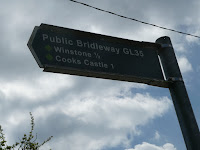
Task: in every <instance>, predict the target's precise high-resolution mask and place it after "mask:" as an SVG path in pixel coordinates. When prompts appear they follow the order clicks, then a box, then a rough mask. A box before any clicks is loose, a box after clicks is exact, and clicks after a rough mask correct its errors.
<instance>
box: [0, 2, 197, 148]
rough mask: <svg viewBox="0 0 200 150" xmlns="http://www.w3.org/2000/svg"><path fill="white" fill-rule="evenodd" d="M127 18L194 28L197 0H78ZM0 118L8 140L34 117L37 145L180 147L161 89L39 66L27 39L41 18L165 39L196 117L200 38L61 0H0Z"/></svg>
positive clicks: (176, 126)
mask: <svg viewBox="0 0 200 150" xmlns="http://www.w3.org/2000/svg"><path fill="white" fill-rule="evenodd" d="M81 2H84V3H87V4H90V5H93V6H95V7H99V8H102V9H105V10H108V11H112V12H115V13H118V14H121V15H124V16H127V17H132V18H135V19H138V20H142V21H146V22H149V23H153V24H157V25H160V26H164V27H167V28H172V29H176V30H180V31H183V32H188V33H191V34H195V35H200V27H199V24H200V15H199V14H200V10H199V7H200V1H199V0H191V1H187V0H176V1H173V0H168V1H156V0H151V1H148V2H146V1H144V0H140V1H130V0H124V1H121V0H109V1H108V0H101V1H97V0H82V1H81ZM0 20H1V23H0V69H1V73H0V103H1V105H0V118H1V119H0V125H2V128H3V129H4V132H5V134H6V137H7V140H8V142H9V143H13V142H14V141H17V140H18V137H21V136H23V134H24V132H27V133H28V132H29V129H30V116H29V112H32V114H33V116H34V117H35V124H36V125H35V132H37V133H38V141H40V142H42V141H43V140H45V139H46V138H47V137H49V136H51V135H52V136H54V137H53V139H52V140H51V141H50V142H49V143H47V144H45V145H44V146H43V147H42V148H41V149H50V148H52V149H56V150H63V149H67V150H81V149H86V150H147V149H148V150H150V149H151V150H186V148H185V144H184V141H183V137H182V134H181V130H180V127H179V124H178V120H177V117H176V114H175V110H174V107H173V104H172V101H171V97H170V93H169V90H168V89H165V88H158V87H153V86H148V85H144V84H138V83H130V82H122V81H112V80H105V79H96V78H88V77H78V76H71V75H63V74H54V73H46V72H42V69H41V68H39V66H38V65H37V63H36V61H35V59H34V58H33V56H32V54H31V52H30V50H29V49H28V47H27V42H28V40H29V38H30V35H31V33H32V31H33V28H34V27H35V26H39V25H40V24H41V23H46V24H51V25H56V26H61V27H66V28H72V29H77V30H82V31H87V32H93V33H98V34H104V35H110V36H114V37H120V38H125V39H130V40H136V41H147V42H155V41H156V39H158V38H159V37H162V36H169V37H170V38H171V40H172V44H173V46H174V49H175V52H176V56H177V59H178V63H179V66H180V69H181V72H182V74H183V78H184V81H185V84H186V88H187V90H188V94H189V97H190V100H191V104H192V107H193V110H194V113H195V116H196V119H197V122H198V124H200V111H199V108H200V102H199V97H200V93H199V88H200V81H199V76H200V61H199V56H200V51H199V47H200V45H199V39H198V38H194V37H190V36H185V35H181V34H178V33H173V32H170V31H166V30H162V29H158V28H155V27H151V26H147V25H143V24H140V23H137V22H134V21H130V20H126V19H122V18H119V17H117V16H113V15H110V14H106V13H104V12H100V11H97V10H94V9H91V8H88V7H85V6H82V5H78V4H75V3H72V2H70V1H67V0H60V1H53V0H42V1H41V0H40V1H39V0H29V1H26V0H18V1H16V0H13V1H8V0H1V5H0Z"/></svg>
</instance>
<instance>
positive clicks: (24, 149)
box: [0, 112, 53, 150]
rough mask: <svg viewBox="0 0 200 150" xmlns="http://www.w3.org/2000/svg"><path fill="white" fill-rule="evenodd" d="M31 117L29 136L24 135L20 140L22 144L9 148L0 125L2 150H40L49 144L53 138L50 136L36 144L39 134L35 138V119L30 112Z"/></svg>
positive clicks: (0, 147)
mask: <svg viewBox="0 0 200 150" xmlns="http://www.w3.org/2000/svg"><path fill="white" fill-rule="evenodd" d="M30 116H31V131H30V132H29V134H28V135H26V134H24V136H23V137H22V138H21V139H19V140H20V142H16V143H15V144H13V145H11V146H9V145H7V144H6V143H7V141H6V140H5V135H4V133H3V129H2V128H1V125H0V150H14V149H18V150H39V148H40V147H41V146H43V145H44V144H45V143H47V142H49V141H50V140H51V138H52V137H53V136H50V137H49V138H48V139H47V140H45V141H44V142H42V143H41V144H39V143H38V142H36V140H37V134H36V137H35V138H34V136H33V130H34V126H35V124H34V117H33V115H32V113H31V112H30Z"/></svg>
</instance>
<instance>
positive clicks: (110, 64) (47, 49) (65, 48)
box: [28, 24, 168, 87]
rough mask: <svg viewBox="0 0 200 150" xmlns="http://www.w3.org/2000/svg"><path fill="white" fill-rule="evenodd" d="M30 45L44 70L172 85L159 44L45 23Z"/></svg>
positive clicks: (36, 32) (36, 31) (162, 85)
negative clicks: (159, 53) (160, 53)
mask: <svg viewBox="0 0 200 150" xmlns="http://www.w3.org/2000/svg"><path fill="white" fill-rule="evenodd" d="M28 46H29V48H30V50H31V52H32V54H33V56H34V57H35V59H36V61H37V63H38V65H39V66H40V67H41V68H44V71H49V72H57V73H67V74H74V75H81V76H89V77H98V78H106V79H113V80H123V81H132V82H139V83H146V84H150V85H155V86H160V87H167V86H168V82H166V81H165V80H164V77H163V73H162V69H161V65H160V63H159V59H158V54H157V51H158V49H159V47H160V45H159V44H155V43H149V42H137V41H132V40H125V39H121V38H115V37H110V36H105V35H99V34H94V33H88V32H83V31H77V30H72V29H67V28H61V27H56V26H52V25H46V24H41V25H40V26H39V27H35V29H34V31H33V34H32V35H31V38H30V40H29V42H28Z"/></svg>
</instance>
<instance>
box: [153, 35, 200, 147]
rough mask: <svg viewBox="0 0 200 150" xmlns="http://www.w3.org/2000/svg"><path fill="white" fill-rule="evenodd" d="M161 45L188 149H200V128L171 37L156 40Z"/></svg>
mask: <svg viewBox="0 0 200 150" xmlns="http://www.w3.org/2000/svg"><path fill="white" fill-rule="evenodd" d="M156 43H158V44H160V45H161V49H160V50H159V56H160V59H161V63H162V66H163V70H164V73H165V76H166V79H167V80H170V81H172V83H171V84H170V86H169V90H170V93H171V97H172V100H173V103H174V107H175V110H176V114H177V117H178V120H179V124H180V127H181V130H182V134H183V137H184V140H185V144H186V147H187V150H200V133H199V128H198V125H197V122H196V119H195V116H194V113H193V110H192V106H191V104H190V100H189V97H188V94H187V91H186V88H185V84H184V81H183V79H182V75H181V72H180V69H179V66H178V63H177V60H176V56H175V53H174V49H173V47H172V43H171V40H170V38H169V37H161V38H159V39H157V40H156Z"/></svg>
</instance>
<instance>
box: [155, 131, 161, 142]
mask: <svg viewBox="0 0 200 150" xmlns="http://www.w3.org/2000/svg"><path fill="white" fill-rule="evenodd" d="M159 139H160V133H159V132H158V131H156V132H155V135H154V140H159Z"/></svg>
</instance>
